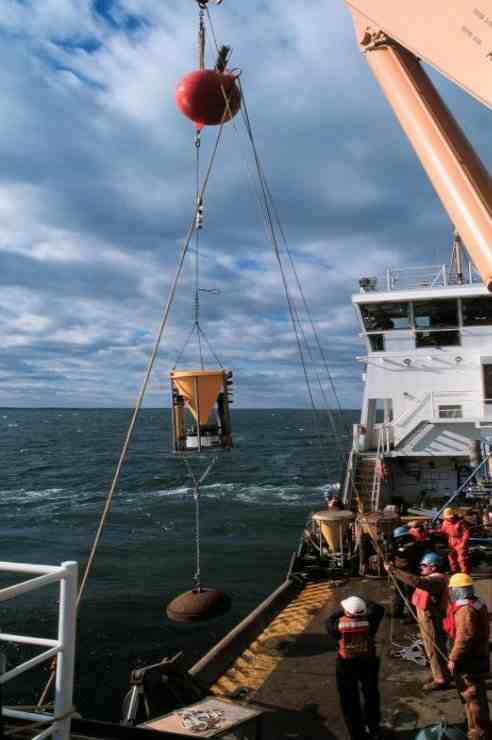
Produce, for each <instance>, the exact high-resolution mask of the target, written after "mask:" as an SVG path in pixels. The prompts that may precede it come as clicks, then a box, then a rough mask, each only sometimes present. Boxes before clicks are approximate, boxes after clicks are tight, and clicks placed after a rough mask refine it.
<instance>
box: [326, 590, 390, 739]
mask: <svg viewBox="0 0 492 740" xmlns="http://www.w3.org/2000/svg"><path fill="white" fill-rule="evenodd" d="M341 607H342V608H341V609H337V610H336V611H335V612H333V613H332V614H331V615H330V616H329V617H328V621H327V630H328V633H329V634H330V635H331V636H332V637H333V638H334V639H335V640H336V641H337V643H338V654H337V663H336V679H337V688H338V694H339V697H340V706H341V709H342V714H343V718H344V721H345V725H346V726H347V730H348V733H349V735H350V738H351V740H363V739H367V737H368V735H367V732H366V727H367V729H368V730H369V737H371V738H374V739H376V738H379V737H380V734H379V723H380V721H381V700H380V696H379V686H378V674H379V658H378V657H377V656H376V647H375V644H374V640H375V637H376V632H377V631H378V627H379V625H380V623H381V620H382V618H383V616H384V607H382V606H381V605H380V604H375V603H373V602H367V603H366V602H365V601H364V600H363V599H361V598H360V597H359V596H350V597H349V598H347V599H344V601H342V602H341ZM360 692H362V697H363V705H362V703H361V696H360Z"/></svg>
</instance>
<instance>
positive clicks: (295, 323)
mask: <svg viewBox="0 0 492 740" xmlns="http://www.w3.org/2000/svg"><path fill="white" fill-rule="evenodd" d="M207 18H208V22H209V24H210V29H211V33H212V36H213V39H214V44H215V47H216V49H217V51H218V49H219V47H218V44H217V38H216V35H215V31H214V27H213V23H212V18H211V16H210V12H209V10H208V8H207ZM238 82H239V88H240V93H241V101H242V108H241V112H242V115H243V120H244V124H245V128H246V132H247V135H248V139H249V141H250V144H251V148H252V151H253V159H254V161H255V164H256V171H257V176H258V182H259V185H260V188H259V195H258V193H257V192H255V195H256V197H257V200H258V204H259V207H260V212H261V213H262V215H263V220H264V226H265V229H266V232H267V237H268V239H269V240H270V241H271V242H272V245H273V249H274V253H275V257H276V259H277V262H278V265H279V270H280V274H281V278H282V282H283V287H284V293H285V297H286V301H287V306H288V310H289V315H290V319H291V324H292V328H293V330H294V333H295V337H296V343H297V348H298V352H299V357H300V360H301V364H302V368H303V372H304V378H305V383H306V387H307V391H308V395H309V399H310V404H311V409H312V412H313V418H314V422H315V428H316V437H317V439H318V440H319V442H320V448H321V437H322V433H321V424H320V420H319V416H318V409H317V407H316V403H315V401H314V396H313V391H312V387H311V380H310V378H309V375H308V372H307V366H306V358H305V351H307V353H308V355H309V356H310V358H311V359H312V355H311V352H310V348H309V344H308V342H307V340H306V337H305V333H304V329H303V326H302V322H301V320H300V318H299V314H298V311H297V307H296V305H295V302H294V300H293V298H292V296H291V294H290V291H289V288H288V284H287V279H286V276H285V270H284V266H283V263H282V258H281V254H280V249H279V244H278V239H277V236H276V233H275V225H274V219H273V217H272V209H271V205H272V202H271V194H270V191H269V188H268V184H267V181H266V177H265V175H264V172H263V168H262V166H261V162H260V158H259V154H258V149H257V147H256V143H255V140H254V135H253V130H252V126H251V122H250V119H249V114H248V111H247V106H246V99H245V96H244V90H243V87H242V85H241V81H240V80H239V78H238ZM222 94H223V96H224V99H225V102H226V106H227V110H229V105H228V99H227V95H226V92H225V90H224V89H222ZM233 126H234V129H235V131H236V132H237V127H236V125H235V122H234V121H233ZM248 174H250V173H249V172H248ZM276 218H277V222H278V217H277V216H276ZM299 334H301V335H302V340H303V341H304V346H305V347H306V350H304V348H303V345H302V342H301V338H300V336H299ZM318 382H319V385H320V388H321V393H322V395H323V396H324V390H323V388H322V386H321V382H320V380H319V377H318ZM324 398H325V400H326V396H324ZM327 406H328V404H327ZM328 413H329V414H330V410H329V409H328ZM332 428H333V431H334V436H335V439H336V444H337V446H338V447H339V440H338V434H337V430H336V426H334V425H333V427H332ZM340 455H341V458H342V459H344V458H345V457H346V456H345V453H344V452H343V450H341V449H340Z"/></svg>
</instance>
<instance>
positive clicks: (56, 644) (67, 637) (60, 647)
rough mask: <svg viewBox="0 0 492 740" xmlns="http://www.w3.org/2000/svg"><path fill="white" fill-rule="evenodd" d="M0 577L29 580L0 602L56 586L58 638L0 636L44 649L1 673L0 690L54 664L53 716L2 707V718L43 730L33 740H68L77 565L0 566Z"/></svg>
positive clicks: (5, 591) (2, 592)
mask: <svg viewBox="0 0 492 740" xmlns="http://www.w3.org/2000/svg"><path fill="white" fill-rule="evenodd" d="M0 572H2V573H27V574H30V575H31V576H34V577H33V578H29V579H28V580H25V581H22V582H20V583H16V584H14V585H12V586H7V587H5V588H2V589H0V602H5V601H9V600H11V599H15V598H17V597H19V596H22V595H23V594H27V593H31V592H33V591H36V590H38V589H40V588H43V587H44V586H48V585H51V584H53V583H57V582H59V584H60V587H59V607H58V637H57V639H56V640H53V639H47V638H43V637H31V636H28V635H16V634H8V633H5V632H0V641H1V642H6V643H16V644H18V645H32V646H37V647H42V648H48V649H47V650H44V651H43V652H41V653H39V655H36V656H35V657H33V658H30V659H29V660H26V661H24V662H23V663H20V664H19V665H17V666H15V668H11V669H10V670H6V671H5V672H2V674H1V675H0V686H2V687H3V686H4V685H5V684H6V683H8V682H9V681H11V680H12V679H14V678H17V676H20V675H21V674H23V673H25V672H26V671H28V670H30V669H31V668H34V667H35V666H37V665H39V664H40V663H43V662H44V661H47V660H49V661H52V660H55V661H56V676H55V698H54V711H53V713H48V712H46V713H44V712H41V710H40V711H39V712H36V711H32V712H31V711H24V710H21V709H16V708H15V707H2V708H1V713H2V716H3V717H11V718H12V719H20V720H27V721H32V722H34V723H36V724H35V726H37V725H38V723H39V726H40V727H41V726H42V725H43V724H44V723H47V725H48V726H47V727H46V728H44V729H43V730H42V731H40V732H39V733H37V734H35V735H34V736H33V740H44V738H46V737H49V736H52V737H53V738H55V740H68V739H69V737H70V728H71V718H72V715H73V714H74V713H75V710H74V707H73V703H72V702H73V680H74V663H75V631H76V616H77V606H76V599H77V580H78V566H77V563H75V562H72V561H67V562H64V563H62V564H61V565H60V566H51V565H30V564H27V563H7V562H0ZM3 662H5V661H3Z"/></svg>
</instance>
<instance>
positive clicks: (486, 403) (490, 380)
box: [482, 365, 492, 419]
mask: <svg viewBox="0 0 492 740" xmlns="http://www.w3.org/2000/svg"><path fill="white" fill-rule="evenodd" d="M482 382H483V415H484V417H485V418H486V419H490V418H492V365H482Z"/></svg>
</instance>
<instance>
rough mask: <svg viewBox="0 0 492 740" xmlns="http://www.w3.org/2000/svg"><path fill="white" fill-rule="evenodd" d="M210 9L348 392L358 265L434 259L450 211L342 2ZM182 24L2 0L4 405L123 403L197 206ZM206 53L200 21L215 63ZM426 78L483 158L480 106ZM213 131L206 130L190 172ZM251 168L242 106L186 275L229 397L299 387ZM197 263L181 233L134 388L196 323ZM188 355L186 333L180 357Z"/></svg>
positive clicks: (55, 1) (283, 401)
mask: <svg viewBox="0 0 492 740" xmlns="http://www.w3.org/2000/svg"><path fill="white" fill-rule="evenodd" d="M210 12H211V15H212V19H213V24H214V29H215V33H216V36H217V40H218V42H219V44H221V43H227V44H230V45H231V46H232V47H233V56H232V61H231V65H232V66H234V67H238V68H240V69H241V70H242V73H241V80H242V84H243V88H244V92H245V99H246V103H247V108H248V112H249V115H250V118H251V122H252V125H253V128H254V133H255V139H256V144H257V147H258V152H259V156H260V158H261V162H262V166H263V169H264V172H265V174H266V177H267V179H268V182H269V186H270V189H271V191H272V193H273V197H274V200H275V204H276V208H277V211H278V214H279V217H280V221H281V223H282V226H283V229H284V232H285V234H286V237H287V241H288V245H289V248H290V250H291V252H292V255H293V256H294V260H295V264H296V266H297V271H298V274H299V278H300V281H301V284H302V286H303V289H304V292H305V295H306V298H307V301H308V303H309V305H310V309H311V313H312V315H313V317H314V319H315V322H316V325H317V328H318V331H319V336H320V338H321V342H322V345H323V348H324V352H325V354H326V357H327V359H328V361H329V364H330V368H331V371H332V374H333V377H334V380H335V383H336V386H337V389H338V393H339V396H340V399H341V402H342V404H343V405H344V406H347V407H352V408H354V407H357V406H358V405H359V399H360V393H361V389H362V386H361V378H360V372H361V366H360V365H359V364H357V363H356V362H355V361H354V356H355V355H356V354H361V353H362V346H361V345H360V340H359V339H358V335H357V332H358V328H357V325H356V323H355V320H354V313H353V309H352V308H351V305H350V295H351V293H353V292H354V291H355V290H356V289H357V279H358V277H359V276H360V275H368V274H369V275H373V274H378V273H381V272H382V271H383V270H384V268H385V267H386V266H387V265H394V266H399V265H400V266H403V265H412V264H429V263H432V264H436V263H439V262H440V261H444V260H447V255H448V249H449V243H450V239H451V228H450V224H449V222H448V219H447V217H446V215H445V214H444V212H443V210H442V208H441V206H440V204H439V202H438V200H437V198H436V196H435V195H434V192H433V190H432V188H431V186H430V185H429V183H428V181H427V179H426V176H425V174H424V173H423V171H422V169H421V167H420V165H419V163H418V162H417V161H416V159H415V157H414V155H413V153H412V151H411V149H410V145H409V144H408V142H407V140H406V139H405V137H404V135H403V133H402V132H401V130H400V128H399V126H398V124H397V123H396V121H395V120H394V118H393V114H392V113H391V111H390V109H389V107H388V105H387V103H386V102H385V100H384V98H383V97H382V94H381V93H380V91H379V88H378V87H377V84H376V83H375V82H374V80H373V79H372V77H371V75H370V72H369V70H368V68H366V64H365V62H364V59H363V58H362V57H361V56H360V54H359V52H358V50H357V48H356V45H355V43H354V35H353V30H352V25H351V20H350V17H349V13H348V11H347V9H346V8H345V6H344V3H343V1H342V0H319V1H318V2H313V1H312V0H310V2H307V1H306V0H300V1H299V2H289V3H286V2H284V1H283V0H282V1H281V0H267V1H265V0H224V3H223V4H222V5H221V6H211V9H210ZM196 30H197V6H196V3H195V2H193V0H4V1H3V2H2V3H1V4H0V45H1V59H2V64H1V66H0V81H1V82H0V85H1V90H2V95H1V97H0V110H1V115H0V121H1V135H0V163H1V164H0V249H1V255H0V256H1V269H0V283H1V285H0V322H1V323H0V342H1V354H0V358H1V359H0V405H3V406H129V405H133V403H134V401H135V398H136V396H137V393H138V390H139V387H140V385H141V383H142V380H143V375H144V372H145V368H146V366H147V362H148V358H149V356H150V353H151V351H152V346H153V343H154V340H155V335H156V331H157V328H158V325H159V322H160V318H161V315H162V310H163V306H164V305H165V303H166V300H167V295H168V290H169V287H170V284H171V281H172V279H173V275H174V271H175V268H176V263H177V259H178V255H179V253H180V250H181V247H182V244H183V240H184V237H185V234H186V232H187V229H188V226H189V223H190V218H191V215H192V212H193V207H194V196H195V149H194V145H193V135H194V131H193V126H192V124H191V123H190V122H189V121H188V120H187V119H186V118H184V117H183V116H182V115H181V114H180V113H179V111H178V110H177V109H176V107H175V103H174V93H175V88H176V84H177V81H178V80H179V79H180V78H181V77H182V76H183V75H184V74H185V73H187V72H189V71H191V70H192V69H194V68H195V66H196ZM214 58H215V53H214V49H213V45H212V41H211V40H210V44H209V46H208V56H207V62H208V66H212V65H213V62H214ZM432 76H433V79H434V80H435V82H436V83H437V84H438V86H439V88H440V89H441V90H442V92H443V94H444V95H445V97H446V100H447V102H448V105H449V106H450V107H451V109H452V110H453V111H454V112H455V113H456V114H457V115H458V116H459V118H460V121H461V123H462V125H463V127H464V128H465V130H466V132H467V133H468V134H469V135H470V138H471V139H472V141H473V143H474V144H475V146H476V148H477V149H478V151H479V152H480V154H481V156H482V158H483V159H484V161H485V162H486V164H488V165H489V166H491V165H492V147H491V146H490V112H489V111H487V110H485V109H484V108H482V107H481V106H480V105H479V104H478V103H476V102H474V101H473V100H471V99H470V98H468V97H467V96H466V95H465V94H464V93H462V92H461V91H460V90H458V89H457V88H455V87H453V86H452V85H451V84H450V83H447V82H446V81H444V80H442V78H439V77H438V76H437V75H436V74H434V73H433V74H432ZM215 136H216V129H212V128H208V129H206V130H205V131H204V134H203V144H202V147H201V159H202V163H203V164H202V171H203V169H204V168H205V165H206V162H207V160H208V158H209V156H210V152H211V148H212V145H213V143H214V141H215ZM252 173H254V168H253V159H252V156H251V149H250V148H249V145H248V141H247V138H246V135H245V129H244V124H243V121H242V119H241V117H240V116H238V117H237V118H236V119H235V124H234V125H232V124H229V125H228V126H227V127H226V130H225V131H224V138H223V142H222V143H221V145H220V148H219V151H218V155H217V160H216V162H215V165H214V168H213V171H212V176H211V179H210V183H209V187H208V190H207V194H206V199H205V220H204V229H203V231H202V232H201V255H202V257H201V260H200V273H201V282H200V284H201V287H202V288H203V289H205V291H214V292H202V293H201V304H202V307H201V315H200V322H201V326H202V328H203V330H204V332H205V334H206V336H207V338H208V340H209V342H210V345H211V346H212V348H213V350H214V352H215V353H216V354H217V356H218V357H219V358H220V360H221V362H222V364H223V365H225V366H228V367H231V368H232V369H233V370H234V372H235V385H236V392H235V396H236V401H237V405H238V406H240V407H245V408H248V407H254V406H259V407H263V406H306V405H308V401H307V393H306V388H305V385H304V383H303V373H302V370H301V367H300V365H299V361H298V355H297V347H296V341H295V336H294V333H293V331H292V328H291V326H290V324H289V317H288V312H287V308H286V302H285V297H284V294H283V290H282V281H281V278H280V275H279V271H278V267H277V264H276V260H275V256H274V253H273V250H272V245H271V243H270V242H269V241H268V239H267V238H266V236H265V229H264V223H263V220H262V216H261V213H260V210H259V208H258V204H257V197H256V193H257V187H256V188H255V181H254V177H253V176H252ZM289 279H291V278H289ZM193 281H194V255H193V252H190V254H189V256H188V257H187V260H186V264H185V268H184V272H183V276H182V280H181V281H180V284H179V288H178V292H177V298H176V302H175V304H174V305H173V309H172V312H171V316H170V321H169V323H168V326H167V328H166V331H165V335H164V338H163V343H162V347H161V350H160V353H159V357H158V362H157V364H156V367H155V371H154V374H153V378H152V382H151V385H150V389H149V393H148V396H147V399H146V403H147V405H162V404H166V403H167V402H168V380H167V375H168V372H169V370H170V368H171V367H172V365H173V364H174V362H175V360H176V357H177V355H178V352H179V349H180V347H181V346H182V344H183V342H184V340H185V338H186V336H187V335H188V334H189V332H190V330H191V328H192V311H193V290H194V283H193ZM292 285H294V284H293V283H292ZM291 290H292V291H293V293H294V287H292V288H291ZM217 291H219V292H217ZM308 342H309V343H310V344H311V345H312V344H313V342H312V339H310V338H309V337H308ZM197 359H198V354H197V347H196V343H195V342H192V343H190V345H189V347H188V348H187V351H186V352H185V355H184V357H183V361H184V363H185V364H186V365H188V366H190V365H193V364H196V363H197ZM313 365H314V362H313Z"/></svg>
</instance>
